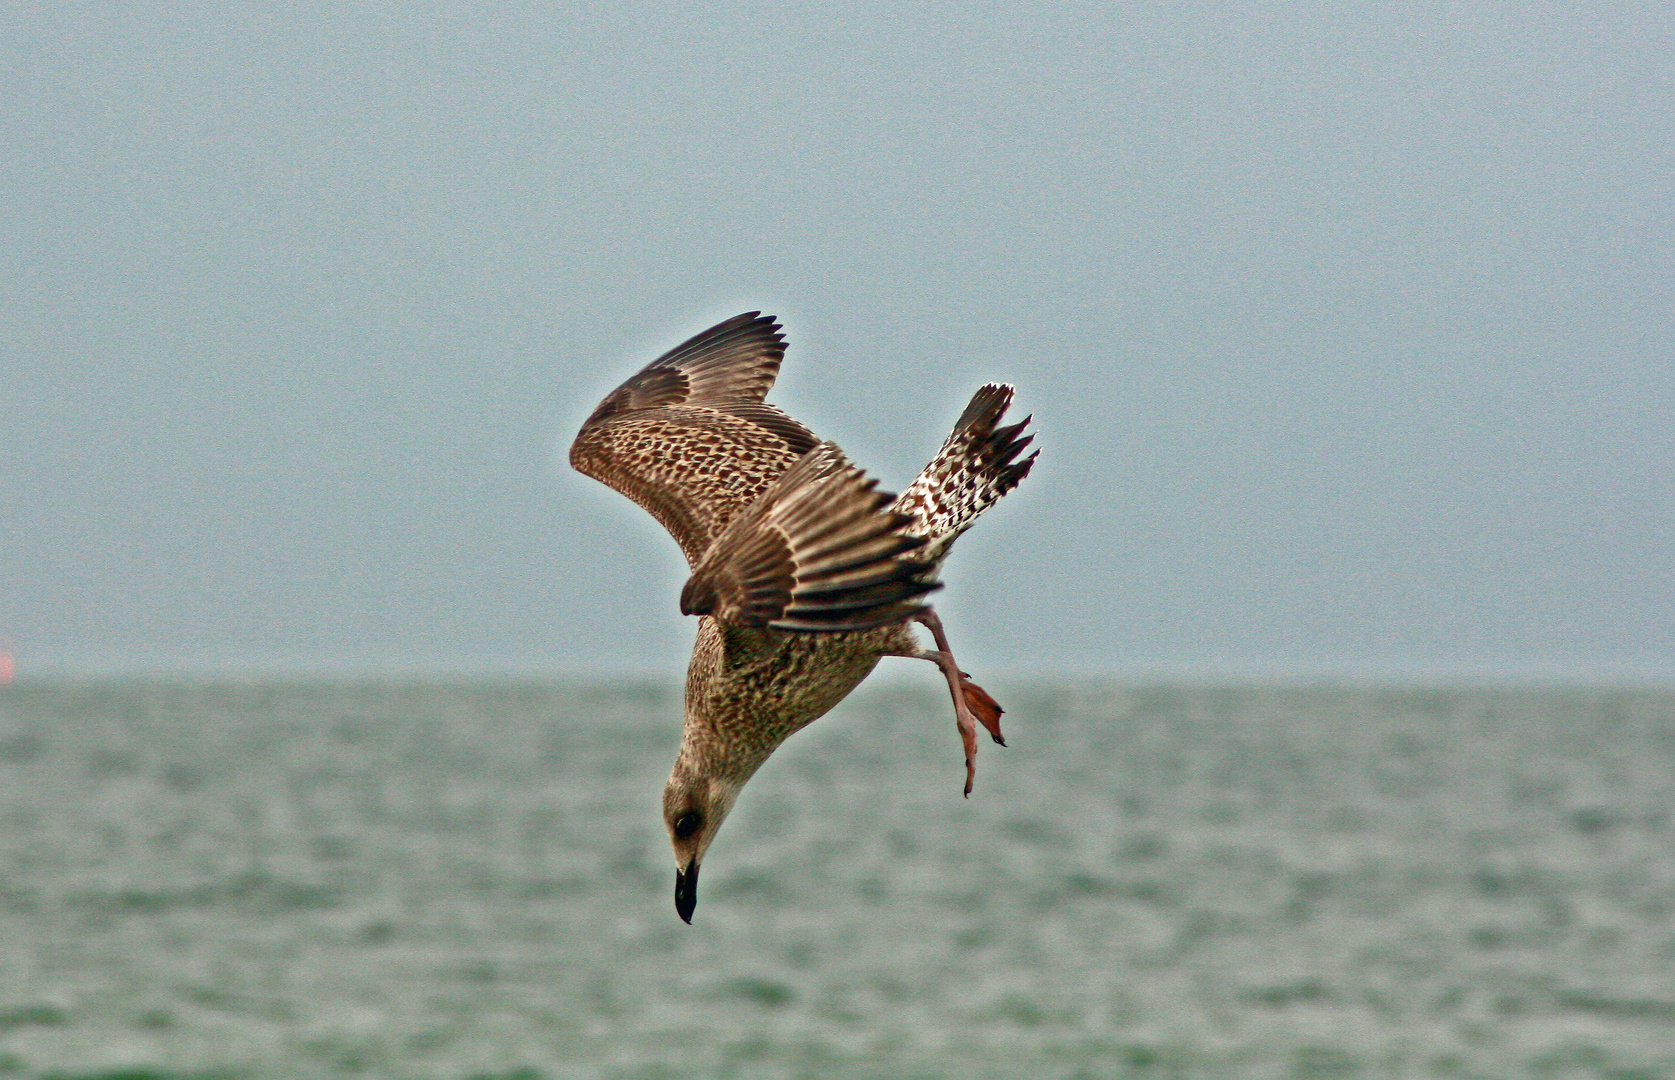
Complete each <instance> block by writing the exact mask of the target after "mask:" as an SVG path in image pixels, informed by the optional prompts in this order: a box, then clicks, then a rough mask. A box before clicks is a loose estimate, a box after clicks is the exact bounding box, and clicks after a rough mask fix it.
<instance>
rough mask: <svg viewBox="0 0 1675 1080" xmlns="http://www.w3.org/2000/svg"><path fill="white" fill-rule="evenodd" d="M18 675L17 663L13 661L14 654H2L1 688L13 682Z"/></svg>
mask: <svg viewBox="0 0 1675 1080" xmlns="http://www.w3.org/2000/svg"><path fill="white" fill-rule="evenodd" d="M16 674H17V661H15V660H13V659H12V654H11V653H9V652H0V686H4V685H5V684H6V683H9V682H11V681H12V676H14V675H16Z"/></svg>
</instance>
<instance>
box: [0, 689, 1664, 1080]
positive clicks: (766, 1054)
mask: <svg viewBox="0 0 1675 1080" xmlns="http://www.w3.org/2000/svg"><path fill="white" fill-rule="evenodd" d="M990 689H992V690H994V691H995V692H996V694H997V696H999V697H1001V699H1002V701H1003V703H1004V704H1006V705H1007V706H1008V713H1007V716H1006V718H1005V724H1006V728H1007V736H1008V740H1009V742H1010V743H1011V746H1010V747H1009V748H1006V749H1002V748H1000V747H996V746H992V745H988V744H987V743H985V745H984V748H983V752H982V754H981V755H980V758H979V770H978V777H977V788H976V791H975V792H974V793H973V795H972V797H971V798H970V799H969V800H967V799H963V798H961V797H960V786H961V780H962V776H963V769H962V766H961V758H960V752H959V745H958V740H957V737H956V734H955V732H954V728H953V723H952V719H951V713H950V708H949V705H948V703H947V699H946V697H945V696H943V695H941V694H939V693H938V692H937V691H936V689H935V687H934V686H927V687H926V688H925V689H923V690H922V691H919V690H910V689H904V688H892V687H889V686H886V687H883V688H879V689H875V690H863V691H861V692H860V693H857V694H856V695H855V696H854V697H852V698H851V700H850V701H848V702H846V703H844V705H842V706H841V707H840V708H839V709H837V710H836V711H835V712H834V713H832V714H831V715H830V716H828V717H826V718H825V719H823V720H821V721H819V722H818V723H816V724H815V725H813V726H812V727H810V728H809V729H807V730H806V731H804V732H802V733H801V734H799V735H798V736H796V737H795V738H793V739H792V740H791V742H790V743H788V744H787V745H786V747H785V748H784V749H782V750H781V751H780V753H779V754H778V755H776V756H775V757H774V758H773V759H772V760H771V761H770V762H769V764H768V765H767V766H766V767H765V768H764V769H763V771H762V772H761V773H760V774H758V776H757V777H756V779H755V780H754V781H752V783H751V784H750V786H749V787H748V788H747V789H746V791H745V794H744V797H743V799H742V800H741V801H740V803H739V806H738V808H737V810H736V811H735V813H734V815H733V817H732V818H731V819H730V820H729V821H728V823H727V825H726V828H725V829H724V830H723V832H722V834H721V837H720V839H719V840H718V841H717V842H716V845H715V847H714V848H713V849H712V850H711V851H710V854H709V857H708V859H707V861H706V864H705V868H704V872H703V877H702V883H701V885H702V887H701V889H700V895H699V902H698V910H697V915H696V919H695V925H693V926H690V927H688V926H686V925H683V924H682V923H681V922H680V921H679V919H678V918H677V917H676V915H675V911H674V905H673V885H674V864H673V857H672V855H671V854H670V852H669V848H668V844H667V841H666V839H665V835H664V832H663V827H662V824H661V822H660V819H659V796H660V793H661V788H662V782H663V779H664V777H665V776H666V775H667V771H668V767H669V765H670V763H671V761H672V760H673V756H674V752H675V747H676V742H677V739H678V735H679V719H680V702H679V695H678V688H677V687H675V686H650V685H615V686H612V685H594V686H581V685H565V684H560V683H541V682H508V681H501V682H481V683H473V682H457V683H420V682H412V683H406V682H365V683H336V684H309V683H279V682H253V683H247V684H238V683H225V684H209V683H202V682H199V683H190V682H181V683H167V682H149V683H148V682H107V683H79V684H78V683H62V684H54V683H48V682H34V683H27V682H19V683H16V684H13V685H11V686H8V687H0V1077H12V1076H18V1077H49V1076H50V1077H56V1078H60V1080H69V1078H83V1077H86V1078H91V1077H105V1078H117V1077H122V1078H128V1080H140V1078H183V1077H200V1078H207V1077H212V1076H213V1077H263V1078H266V1077H273V1078H311V1077H404V1078H405V1077H412V1078H435V1080H558V1078H564V1077H609V1078H621V1080H629V1078H635V1080H656V1078H670V1080H673V1078H685V1077H698V1078H710V1077H715V1078H740V1080H743V1078H781V1077H784V1078H790V1077H834V1078H850V1077H853V1078H891V1080H895V1078H918V1077H924V1078H942V1077H947V1078H958V1080H981V1078H988V1077H996V1078H999V1077H1008V1078H1010V1077H1029V1078H1036V1077H1041V1078H1064V1080H1070V1078H1102V1077H1241V1078H1244V1077H1251V1078H1265V1077H1276V1078H1277V1077H1544V1078H1566V1077H1599V1078H1606V1080H1651V1078H1656V1077H1675V819H1672V816H1671V815H1672V811H1675V693H1669V692H1658V691H1631V690H1615V691H1612V690H1575V689H1573V690H1523V691H1516V690H1479V689H1460V690H1445V689H1442V690H1416V689H1382V690H1381V689H1366V688H1359V689H1330V688H1311V687H1294V688H1283V687H1278V688H1276V687H1266V688H1261V687H1259V688H1235V687H1216V686H1186V685H1181V686H1170V685H1157V686H1100V685H1093V684H1081V685H1076V686H1068V685H1067V686H1052V685H1044V684H1019V685H1013V686H1008V685H1005V684H1001V685H993V686H991V687H990Z"/></svg>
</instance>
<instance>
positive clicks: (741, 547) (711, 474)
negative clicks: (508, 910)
mask: <svg viewBox="0 0 1675 1080" xmlns="http://www.w3.org/2000/svg"><path fill="white" fill-rule="evenodd" d="M779 330H780V327H779V324H778V323H777V322H775V321H774V319H773V317H772V316H769V315H762V314H761V313H759V312H755V311H750V312H746V313H745V314H743V315H738V316H735V317H734V318H731V319H728V320H727V321H726V322H724V323H720V324H719V325H717V326H712V327H711V328H710V329H708V330H705V331H704V332H703V333H701V334H699V335H698V336H696V337H694V338H692V339H691V340H690V341H687V342H686V343H684V344H682V345H679V346H677V347H676V348H674V349H672V350H670V351H669V352H667V353H665V354H664V355H662V356H660V357H658V358H657V359H656V360H654V361H652V362H651V363H650V364H648V365H646V367H645V368H644V369H643V370H641V371H640V372H639V374H637V375H635V376H634V377H633V378H631V379H629V380H628V381H627V382H625V383H623V384H622V385H621V386H619V387H617V389H615V390H613V391H612V392H611V393H610V394H609V395H608V396H607V397H606V398H605V400H604V401H602V402H600V403H599V407H598V408H597V409H595V410H593V415H592V416H589V417H588V418H587V423H585V424H583V425H582V429H581V431H580V432H579V433H577V435H576V441H575V443H574V444H572V445H571V447H570V464H571V465H573V466H575V467H576V469H578V470H579V471H581V472H583V473H586V474H587V475H588V476H591V477H593V478H594V479H596V480H599V481H601V482H603V483H605V484H607V485H609V486H610V487H612V488H615V489H616V490H617V491H620V492H622V493H623V494H624V495H626V496H628V497H629V498H630V499H633V500H634V501H635V502H637V503H639V504H640V505H641V506H643V507H645V508H646V509H647V510H648V511H650V512H651V515H652V516H653V517H655V518H656V519H657V520H658V521H660V522H662V523H663V526H664V527H665V528H667V529H668V530H669V532H670V533H672V534H673V535H674V538H675V541H676V542H677V543H679V544H680V546H681V550H682V551H683V552H685V554H686V561H687V563H688V564H689V565H690V566H691V568H692V575H691V577H690V578H689V579H688V580H687V582H686V587H685V588H684V589H682V590H681V597H680V609H681V613H682V614H685V615H697V616H698V617H699V619H698V641H697V643H696V644H695V645H694V646H693V649H692V661H691V664H690V665H689V666H688V668H687V672H686V720H685V724H684V726H683V728H682V731H681V746H680V754H679V756H678V757H677V758H676V759H675V767H674V771H673V773H671V774H670V776H669V783H668V785H667V786H666V787H665V788H664V790H663V820H664V824H665V826H666V827H667V828H668V830H669V839H670V841H671V843H672V844H673V845H674V849H675V910H676V911H677V912H678V913H679V914H680V917H681V918H682V919H684V920H685V921H686V922H689V923H690V922H691V921H692V910H693V908H694V907H695V906H696V904H697V902H698V893H697V887H698V868H699V866H700V865H701V864H702V862H703V859H704V853H705V852H706V851H707V850H708V849H709V846H710V842H711V841H712V840H714V839H715V834H716V830H718V829H719V828H720V827H721V822H722V821H723V820H724V819H725V818H726V816H727V812H728V811H729V810H731V809H732V808H733V803H734V802H735V801H736V800H737V799H738V796H739V791H740V790H741V789H742V788H743V787H744V785H745V782H746V781H747V780H749V779H750V777H751V776H752V775H753V774H754V773H755V772H756V770H757V769H758V768H760V767H761V765H762V763H763V762H764V761H766V760H767V759H768V756H769V755H771V754H772V753H773V752H774V750H776V749H777V748H778V747H779V745H780V743H782V742H784V741H785V740H786V739H787V738H788V737H790V735H791V734H792V733H793V732H795V731H797V730H798V729H800V728H802V727H804V726H806V725H807V724H809V723H812V722H813V721H814V720H817V719H819V718H820V717H821V716H823V715H825V714H826V712H827V711H828V710H830V709H831V708H832V706H834V705H836V704H837V703H838V702H840V701H842V700H843V699H844V697H846V696H847V695H848V694H849V692H850V691H851V690H853V689H855V687H856V686H857V685H859V684H860V682H861V680H862V679H864V678H866V677H867V675H868V674H869V673H870V672H871V671H872V669H873V667H874V666H876V665H877V663H878V661H879V658H880V657H885V656H907V657H913V658H915V659H920V660H930V661H933V662H934V663H936V664H937V666H938V667H940V668H941V669H942V673H943V675H944V677H945V678H946V679H947V681H948V689H949V692H950V694H951V695H952V696H953V699H954V718H955V723H956V726H957V727H958V729H959V733H960V739H961V741H962V743H963V744H964V748H965V793H966V795H968V796H969V795H970V794H971V784H972V780H973V778H974V777H975V775H976V758H977V725H978V724H982V725H983V726H984V727H985V728H987V729H988V732H989V734H990V736H991V737H992V738H993V739H994V741H995V742H997V743H1000V744H1001V745H1002V746H1004V745H1005V741H1004V740H1003V739H1002V738H1001V735H1000V714H1001V709H1000V706H999V705H997V704H996V703H995V700H994V699H993V698H992V697H990V696H989V695H988V694H987V693H986V692H984V691H983V689H982V688H980V687H979V686H977V684H976V683H973V682H972V681H971V680H970V679H969V678H968V677H967V676H966V675H965V674H964V673H963V672H961V671H960V669H959V665H958V664H957V663H956V662H955V660H954V653H953V650H952V649H950V648H949V646H948V637H947V635H946V634H945V633H944V632H943V628H942V622H941V620H940V619H938V618H937V615H936V611H935V610H934V609H933V608H932V607H931V606H930V605H929V604H927V603H925V601H924V597H925V595H926V594H927V593H930V592H932V591H934V590H936V589H939V588H941V587H942V586H941V583H940V582H938V581H937V580H936V572H937V570H938V568H939V567H940V566H941V565H942V561H943V560H944V559H945V558H947V555H948V549H949V546H950V545H952V544H953V542H954V540H955V538H956V537H958V536H959V535H960V534H961V533H962V532H964V531H965V530H966V529H968V528H970V527H971V524H972V522H974V521H976V520H977V516H978V515H979V514H981V513H982V512H983V511H984V510H987V509H988V508H989V507H990V506H992V505H994V503H995V501H996V500H998V499H999V498H1000V497H1001V496H1002V495H1004V494H1006V493H1007V492H1008V491H1010V490H1011V489H1012V488H1013V487H1015V486H1016V485H1017V483H1018V481H1020V480H1022V479H1023V478H1024V477H1025V476H1026V475H1028V473H1029V470H1030V466H1031V465H1033V464H1034V463H1035V458H1036V454H1030V455H1029V456H1028V457H1026V458H1023V459H1022V460H1018V455H1019V454H1020V453H1021V452H1022V451H1023V449H1024V447H1025V446H1027V445H1029V443H1030V442H1031V441H1033V439H1034V436H1033V435H1023V434H1022V432H1023V429H1024V427H1025V425H1027V424H1028V423H1029V418H1028V417H1025V418H1024V419H1023V421H1022V422H1020V423H1016V424H1012V425H1010V426H1008V427H998V426H997V424H998V423H999V421H1000V418H1001V416H1002V415H1003V414H1004V413H1005V412H1006V407H1007V406H1008V405H1009V404H1010V403H1011V401H1012V387H1010V386H1006V385H1004V384H1000V383H985V384H984V385H983V386H982V387H980V388H978V390H977V393H976V394H974V395H973V396H972V399H971V403H970V404H969V405H967V406H966V408H965V412H964V413H962V414H961V415H960V418H959V421H958V422H957V423H955V425H954V431H953V434H951V435H949V436H948V440H947V441H946V442H944V443H943V444H942V449H941V450H940V451H938V452H937V455H936V457H935V458H933V459H932V460H931V463H930V464H929V465H927V466H925V470H924V472H922V473H920V474H919V477H918V479H916V480H914V481H913V483H912V484H910V485H908V488H907V490H906V491H904V492H902V494H901V495H900V497H896V496H893V495H890V494H888V493H886V492H881V491H879V490H878V481H876V480H869V479H867V477H866V474H865V473H863V472H862V471H861V470H860V469H858V468H856V467H855V466H854V465H851V464H850V463H849V461H848V460H847V459H846V458H845V457H844V456H843V452H842V451H841V450H839V449H838V448H837V446H836V445H835V444H834V443H829V442H821V441H820V440H819V439H817V438H815V436H814V433H813V432H811V431H809V429H808V428H806V427H804V426H803V425H802V424H800V423H798V422H797V421H795V420H793V419H792V418H791V417H789V416H787V415H786V414H785V413H783V412H781V411H780V410H779V409H778V408H776V407H775V406H773V405H769V404H768V403H767V402H766V401H764V400H763V398H764V397H766V396H767V393H768V389H769V387H771V386H772V385H773V381H774V377H775V376H776V375H777V374H778V373H779V364H780V361H781V360H782V359H783V358H784V356H785V337H784V335H783V334H781V333H780V332H779ZM912 623H918V624H920V625H921V626H924V627H925V628H926V629H927V630H929V631H930V633H931V637H932V639H933V641H934V643H935V646H936V647H935V648H934V649H926V648H924V647H923V646H922V645H921V644H920V642H919V640H918V639H917V638H916V637H915V636H914V632H913V630H912V628H911V625H910V624H912Z"/></svg>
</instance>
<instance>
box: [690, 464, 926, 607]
mask: <svg viewBox="0 0 1675 1080" xmlns="http://www.w3.org/2000/svg"><path fill="white" fill-rule="evenodd" d="M894 500H895V496H894V495H891V494H889V493H887V492H881V491H879V490H878V481H877V480H869V479H867V477H866V474H865V473H863V472H862V471H861V470H860V469H857V468H856V467H855V466H853V465H851V464H850V463H849V462H848V461H846V460H845V459H844V456H843V452H842V451H841V450H839V449H838V448H837V446H836V445H835V444H833V443H821V444H819V445H818V446H816V447H815V448H814V449H812V450H810V451H809V452H808V453H806V454H804V455H803V456H802V457H800V458H798V459H797V461H796V463H795V464H793V465H792V466H791V467H790V468H789V469H787V470H785V472H783V473H781V474H780V476H779V478H778V479H776V480H775V481H774V482H773V483H772V484H771V485H770V486H769V487H768V489H767V490H766V491H764V492H763V493H762V495H761V496H760V497H759V498H758V499H757V500H756V501H755V502H753V503H751V504H750V506H748V507H747V508H746V509H745V510H744V511H743V512H741V513H739V514H737V515H735V516H734V517H733V518H732V520H731V521H729V522H728V524H727V527H726V528H725V529H724V530H723V531H722V533H721V535H720V536H718V537H716V540H715V542H714V543H713V544H711V545H710V547H709V550H707V551H706V552H705V553H704V556H703V558H702V559H701V560H700V561H699V562H698V564H697V566H696V567H695V568H694V569H693V571H692V577H691V578H690V579H688V580H687V583H686V588H685V589H683V590H682V591H681V597H680V609H681V613H682V614H685V615H713V616H714V617H715V618H716V619H718V620H719V621H721V622H722V623H724V624H726V625H728V626H735V627H751V628H755V629H764V628H768V627H772V628H774V629H776V630H800V631H838V630H867V629H871V628H872V627H875V626H882V625H884V624H886V623H892V622H900V621H902V620H904V619H906V618H908V617H910V616H912V615H914V614H917V613H918V612H920V611H922V610H923V609H924V605H923V604H922V603H920V602H919V598H920V597H921V596H923V595H924V594H925V593H928V592H930V591H932V590H933V589H938V588H941V585H940V584H939V583H938V582H936V581H934V580H932V579H931V578H930V576H929V575H928V574H927V573H926V571H927V570H929V569H930V567H929V565H928V564H926V563H923V562H920V561H917V560H915V559H914V558H913V555H914V553H915V549H917V548H920V547H923V546H924V544H925V539H924V538H923V537H919V536H908V535H906V533H905V531H904V530H905V529H907V528H908V527H909V526H911V525H913V524H914V523H915V522H916V519H915V518H914V517H912V516H911V515H908V514H902V513H897V512H894V511H892V510H890V509H889V506H890V504H891V503H892V502H893V501H894Z"/></svg>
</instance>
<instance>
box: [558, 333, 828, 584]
mask: <svg viewBox="0 0 1675 1080" xmlns="http://www.w3.org/2000/svg"><path fill="white" fill-rule="evenodd" d="M779 330H780V327H779V324H778V323H777V322H775V321H774V319H773V317H772V316H771V315H762V314H760V313H759V312H755V311H749V312H746V313H744V314H743V315H737V316H734V317H733V318H731V319H728V320H727V321H726V322H724V323H720V324H718V325H716V326H712V327H711V328H710V329H708V330H705V331H704V332H703V333H701V334H699V335H697V336H696V337H694V338H692V339H691V340H689V341H687V342H685V343H683V344H681V345H678V346H676V347H675V348H673V349H671V350H669V351H668V352H667V353H664V354H663V355H662V356H660V357H658V358H657V359H656V360H653V361H652V362H651V363H650V364H647V365H646V366H645V368H643V369H642V370H641V371H640V372H639V373H638V374H636V375H635V376H634V377H633V378H631V379H629V380H628V381H627V382H625V383H623V384H622V385H621V386H619V387H617V388H616V389H615V390H613V391H612V392H611V393H610V394H609V395H607V396H606V398H605V400H604V401H602V402H600V403H599V407H598V408H597V409H595V410H593V415H591V416H589V417H588V418H587V423H585V424H583V425H582V429H581V431H580V432H579V433H577V435H576V441H575V442H574V443H573V444H572V445H571V447H570V464H572V465H574V466H575V467H576V469H578V470H579V471H581V472H583V473H586V474H587V475H588V476H591V477H593V478H594V479H595V480H599V481H600V482H602V483H604V484H607V485H609V486H610V487H612V488H615V489H616V490H617V491H620V492H622V493H623V494H624V495H626V496H628V497H629V498H630V499H633V500H634V501H635V502H637V503H639V504H640V505H641V506H643V507H645V508H646V509H647V510H648V511H650V512H651V515H652V516H653V517H655V518H656V519H657V520H658V521H660V522H662V523H663V526H664V528H666V529H668V530H669V532H670V533H671V534H672V535H673V536H674V538H675V541H676V542H677V543H679V544H680V546H681V550H682V551H683V552H685V553H686V559H687V562H688V564H690V565H692V566H694V567H695V566H697V565H698V562H699V560H700V559H702V558H703V556H704V552H705V551H707V550H708V549H709V547H710V545H711V544H712V543H713V542H714V541H715V539H716V537H717V536H719V535H720V534H721V532H722V530H723V529H724V528H726V526H727V523H728V521H730V520H731V519H732V518H733V516H734V515H735V514H737V513H738V512H739V511H740V510H741V509H743V508H744V507H745V506H748V505H749V504H751V503H752V502H754V501H755V500H756V499H757V497H758V496H760V495H761V494H762V493H763V492H764V491H766V490H767V488H768V486H769V485H770V484H772V483H773V482H774V481H775V480H776V479H777V478H778V477H779V475H780V474H781V473H783V472H784V471H785V470H786V469H787V468H789V467H790V465H791V463H792V462H794V461H796V460H797V459H798V458H799V457H801V456H802V455H803V454H805V453H807V452H808V451H810V450H812V449H813V448H814V447H815V445H816V444H817V442H818V440H817V439H816V438H815V437H814V434H813V433H812V432H810V431H809V430H808V428H806V427H804V426H803V425H802V424H799V423H798V422H797V421H795V420H793V419H791V417H789V416H787V415H785V413H783V412H781V411H780V410H779V409H777V408H775V407H774V406H772V405H769V404H767V403H766V402H764V401H763V400H762V398H763V397H764V396H765V395H766V394H767V392H768V388H769V387H771V386H772V385H773V381H774V377H775V376H776V375H777V374H778V373H779V364H780V360H781V359H782V358H783V357H784V356H785V337H784V335H783V334H781V333H780V332H779Z"/></svg>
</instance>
